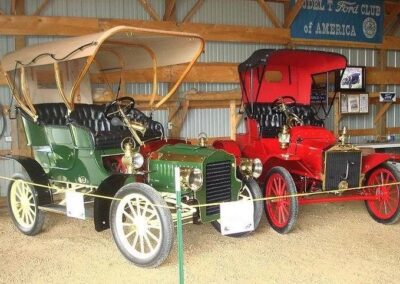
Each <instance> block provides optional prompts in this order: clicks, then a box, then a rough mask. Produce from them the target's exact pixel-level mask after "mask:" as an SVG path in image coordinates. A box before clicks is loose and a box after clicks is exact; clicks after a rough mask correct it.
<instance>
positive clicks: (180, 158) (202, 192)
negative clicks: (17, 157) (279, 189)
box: [22, 117, 242, 223]
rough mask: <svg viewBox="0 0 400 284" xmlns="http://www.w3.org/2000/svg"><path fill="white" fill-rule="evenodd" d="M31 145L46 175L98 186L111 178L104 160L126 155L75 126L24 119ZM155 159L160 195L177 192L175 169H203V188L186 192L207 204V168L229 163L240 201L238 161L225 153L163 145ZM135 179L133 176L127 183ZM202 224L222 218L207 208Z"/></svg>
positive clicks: (152, 177) (152, 181)
mask: <svg viewBox="0 0 400 284" xmlns="http://www.w3.org/2000/svg"><path fill="white" fill-rule="evenodd" d="M22 119H23V123H24V126H25V133H26V136H27V141H28V145H29V146H31V147H32V149H33V154H34V157H35V159H36V160H37V161H38V162H39V163H40V164H41V165H42V167H43V169H44V170H45V172H46V173H47V174H48V176H49V177H51V178H52V179H54V180H62V181H70V182H76V183H87V184H89V185H91V186H99V185H100V184H101V182H102V181H103V180H105V179H106V178H107V177H108V176H110V172H108V171H107V169H105V168H104V165H103V162H102V158H103V157H104V156H109V155H118V154H119V155H123V151H122V150H121V149H120V148H117V149H115V148H113V149H104V150H103V149H102V150H97V149H95V148H94V146H93V145H92V142H91V141H92V140H91V138H90V135H91V133H90V132H89V131H88V130H87V129H85V128H83V127H79V126H76V125H73V124H69V125H66V126H52V125H39V124H37V123H35V122H33V121H32V120H29V119H27V118H24V117H23V118H22ZM155 152H156V153H157V155H155V156H156V158H149V159H148V161H147V165H148V171H149V173H148V176H147V183H148V184H149V185H150V186H152V187H154V188H155V189H156V190H157V191H159V192H169V193H174V192H175V174H174V169H175V167H189V168H197V169H200V170H201V171H202V173H203V176H204V180H203V185H202V186H201V187H200V189H199V190H197V191H196V192H193V191H191V190H187V191H184V192H183V194H184V195H185V194H186V195H190V196H191V197H194V199H196V200H197V202H198V204H206V203H207V200H206V183H207V180H206V177H205V175H204V173H205V172H206V165H207V164H211V163H216V162H221V161H224V162H229V164H230V165H231V173H230V175H231V176H230V180H231V181H230V183H231V192H230V193H231V200H237V199H238V193H239V190H240V188H241V186H242V182H241V181H240V180H238V179H237V178H236V164H235V158H234V157H233V156H232V155H230V154H228V153H227V152H225V151H221V150H216V149H212V148H207V147H201V146H196V145H190V144H175V145H168V144H167V145H164V146H162V147H161V148H160V149H158V150H157V151H155ZM134 180H135V175H132V177H131V178H129V179H128V180H127V181H129V182H131V181H134ZM198 212H199V215H200V220H201V222H202V223H206V222H211V221H215V220H217V219H219V214H214V215H207V214H206V207H204V206H203V207H199V209H198Z"/></svg>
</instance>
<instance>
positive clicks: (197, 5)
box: [182, 0, 204, 23]
mask: <svg viewBox="0 0 400 284" xmlns="http://www.w3.org/2000/svg"><path fill="white" fill-rule="evenodd" d="M203 4H204V0H197V2H196V3H194V5H193V7H192V9H190V10H189V12H188V13H187V14H186V16H185V17H184V18H183V20H182V23H187V22H189V21H190V20H191V19H192V17H193V16H194V14H196V13H197V11H198V10H199V9H200V7H201V6H203Z"/></svg>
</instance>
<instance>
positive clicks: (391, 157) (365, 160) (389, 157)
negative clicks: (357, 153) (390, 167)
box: [361, 153, 400, 174]
mask: <svg viewBox="0 0 400 284" xmlns="http://www.w3.org/2000/svg"><path fill="white" fill-rule="evenodd" d="M387 161H397V162H400V155H398V154H390V153H374V154H370V155H367V156H363V157H362V167H361V172H362V173H363V174H365V173H367V172H368V171H370V170H372V169H373V168H375V167H377V166H379V165H380V164H382V163H384V162H387Z"/></svg>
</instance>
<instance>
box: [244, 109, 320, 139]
mask: <svg viewBox="0 0 400 284" xmlns="http://www.w3.org/2000/svg"><path fill="white" fill-rule="evenodd" d="M246 108H247V111H248V113H252V117H253V118H254V119H256V120H257V121H258V123H259V126H260V134H261V136H262V137H277V136H278V133H279V131H280V129H281V127H282V126H283V125H284V124H285V122H286V116H285V114H284V113H283V112H280V111H278V110H276V109H274V108H273V105H272V104H254V105H253V111H251V106H250V105H247V106H246ZM293 111H294V113H295V114H296V115H297V116H298V117H300V118H301V119H302V120H303V121H304V124H305V125H314V126H323V125H324V122H323V120H320V119H318V118H317V117H316V113H315V112H314V110H313V109H312V108H311V107H310V106H306V105H296V106H294V107H293Z"/></svg>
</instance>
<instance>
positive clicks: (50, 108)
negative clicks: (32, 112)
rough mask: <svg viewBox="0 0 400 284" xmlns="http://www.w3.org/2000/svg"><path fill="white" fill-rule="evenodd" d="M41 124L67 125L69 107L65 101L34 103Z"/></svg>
mask: <svg viewBox="0 0 400 284" xmlns="http://www.w3.org/2000/svg"><path fill="white" fill-rule="evenodd" d="M34 107H35V109H36V112H37V115H38V120H37V122H38V123H39V124H43V125H58V126H66V125H67V123H68V118H67V114H68V112H67V107H66V106H65V104H63V103H48V104H36V105H34Z"/></svg>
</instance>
